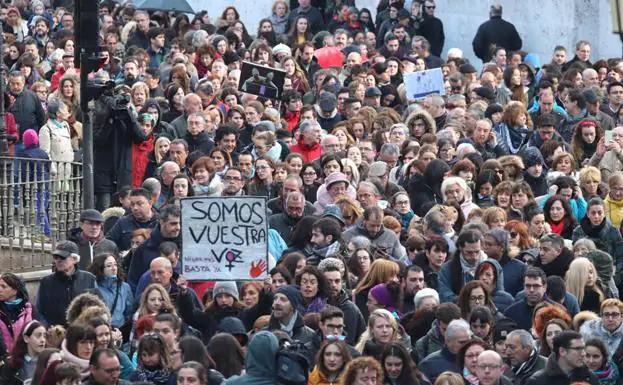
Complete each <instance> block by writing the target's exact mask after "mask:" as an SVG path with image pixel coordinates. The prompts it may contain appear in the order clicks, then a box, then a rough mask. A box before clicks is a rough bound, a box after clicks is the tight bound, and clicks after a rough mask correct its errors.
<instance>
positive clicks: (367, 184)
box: [359, 181, 381, 195]
mask: <svg viewBox="0 0 623 385" xmlns="http://www.w3.org/2000/svg"><path fill="white" fill-rule="evenodd" d="M362 187H367V188H369V189H371V190H372V192H373V193H374V195H381V192H380V191H379V188H378V187H376V185H375V184H374V183H372V182H367V181H363V182H359V188H362Z"/></svg>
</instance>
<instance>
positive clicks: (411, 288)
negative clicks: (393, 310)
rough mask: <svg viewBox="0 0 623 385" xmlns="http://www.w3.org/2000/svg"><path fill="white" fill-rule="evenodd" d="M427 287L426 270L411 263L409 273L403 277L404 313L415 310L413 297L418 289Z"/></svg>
mask: <svg viewBox="0 0 623 385" xmlns="http://www.w3.org/2000/svg"><path fill="white" fill-rule="evenodd" d="M425 287H426V281H425V280H424V271H423V270H422V268H421V267H419V266H417V265H411V266H409V268H408V269H407V275H406V276H404V277H402V288H403V290H404V300H403V301H402V313H403V314H407V313H410V312H412V311H414V310H415V304H414V303H413V299H414V298H415V295H416V294H417V292H418V291H420V290H422V289H424V288H425Z"/></svg>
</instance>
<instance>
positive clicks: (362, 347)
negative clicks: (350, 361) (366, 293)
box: [355, 309, 410, 360]
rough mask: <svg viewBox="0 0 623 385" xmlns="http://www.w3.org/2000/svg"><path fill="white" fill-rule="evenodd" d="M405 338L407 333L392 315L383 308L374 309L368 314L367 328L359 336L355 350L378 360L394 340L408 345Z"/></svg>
mask: <svg viewBox="0 0 623 385" xmlns="http://www.w3.org/2000/svg"><path fill="white" fill-rule="evenodd" d="M405 339H408V335H407V334H405V333H404V330H403V329H402V326H400V324H398V321H397V320H396V318H395V317H394V315H392V313H390V312H389V311H387V310H385V309H376V310H375V311H373V312H372V314H370V319H368V328H367V329H366V330H365V331H364V332H363V334H361V337H359V342H357V345H355V350H357V351H358V352H360V353H361V354H362V355H364V356H372V357H374V358H376V359H377V360H378V359H379V358H381V354H382V353H383V351H384V350H385V349H386V348H387V347H388V346H389V345H390V344H392V343H394V342H400V343H402V344H404V346H405V347H406V346H408V345H407V344H410V342H409V341H405Z"/></svg>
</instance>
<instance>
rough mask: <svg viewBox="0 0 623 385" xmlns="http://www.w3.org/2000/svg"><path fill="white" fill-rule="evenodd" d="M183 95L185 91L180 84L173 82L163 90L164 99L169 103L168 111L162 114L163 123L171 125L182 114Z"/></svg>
mask: <svg viewBox="0 0 623 385" xmlns="http://www.w3.org/2000/svg"><path fill="white" fill-rule="evenodd" d="M185 95H186V91H184V88H182V86H181V85H180V84H178V83H175V82H173V83H169V85H168V86H167V88H165V90H164V97H165V98H166V99H167V101H168V102H169V111H167V112H165V113H164V114H162V120H163V121H165V122H167V123H171V122H172V121H173V120H175V119H176V118H178V117H179V116H180V115H182V114H183V113H184V104H183V100H184V96H185Z"/></svg>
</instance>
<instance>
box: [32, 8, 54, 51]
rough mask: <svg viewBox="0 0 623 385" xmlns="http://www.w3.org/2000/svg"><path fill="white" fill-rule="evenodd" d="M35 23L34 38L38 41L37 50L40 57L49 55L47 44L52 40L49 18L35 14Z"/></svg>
mask: <svg viewBox="0 0 623 385" xmlns="http://www.w3.org/2000/svg"><path fill="white" fill-rule="evenodd" d="M33 21H34V24H35V34H34V39H35V42H36V43H37V50H38V52H39V57H44V56H47V55H46V52H45V46H46V44H48V41H49V40H50V35H49V32H50V26H49V25H48V22H47V20H46V19H45V18H44V17H43V16H35V18H34V19H33Z"/></svg>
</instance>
